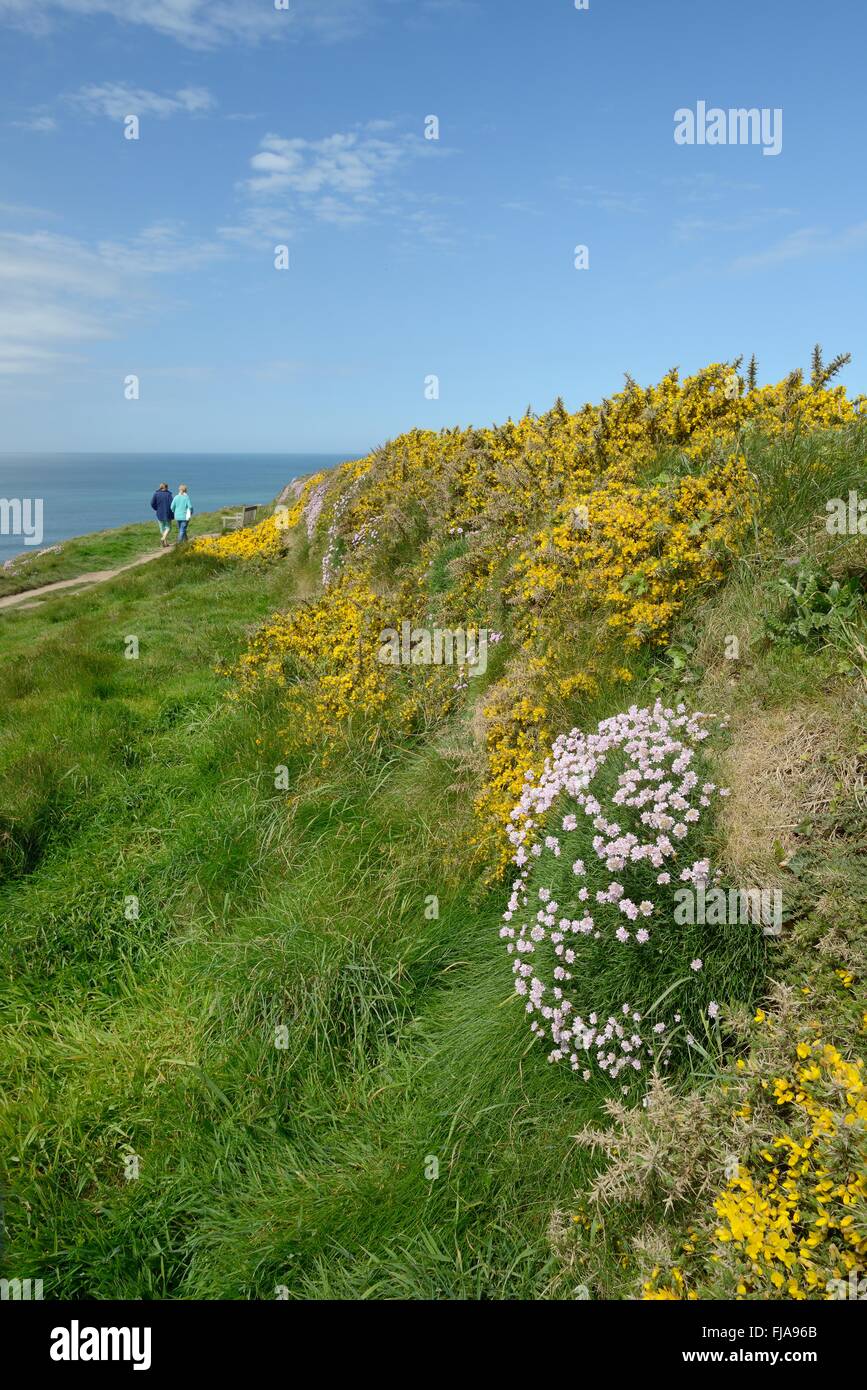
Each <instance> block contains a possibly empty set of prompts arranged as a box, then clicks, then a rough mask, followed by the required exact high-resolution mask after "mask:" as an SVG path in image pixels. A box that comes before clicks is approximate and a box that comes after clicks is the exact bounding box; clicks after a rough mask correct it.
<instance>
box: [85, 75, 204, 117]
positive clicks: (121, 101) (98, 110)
mask: <svg viewBox="0 0 867 1390" xmlns="http://www.w3.org/2000/svg"><path fill="white" fill-rule="evenodd" d="M67 100H68V101H71V102H72V103H73V104H74V105H75V106H80V107H82V108H83V110H85V111H90V112H91V113H92V114H93V115H104V116H110V117H111V118H112V120H118V121H122V120H123V119H124V117H125V116H130V115H132V116H157V117H159V118H160V119H162V120H164V119H165V118H166V117H168V116H176V115H178V114H179V113H180V114H185V115H193V116H197V115H201V114H202V113H203V112H205V111H210V110H212V109H213V107H214V106H216V101H215V100H214V98H213V96H212V95H211V93H210V92H209V91H208V90H207V88H206V87H182V88H181V89H180V90H179V91H177V92H175V93H174V95H172V94H171V93H167V92H151V91H148V90H147V89H146V88H144V87H129V86H127V85H126V84H125V83H123V82H103V83H91V84H90V85H89V86H86V87H82V88H81V90H80V91H78V92H74V93H73V94H72V95H71V96H69V97H68V98H67Z"/></svg>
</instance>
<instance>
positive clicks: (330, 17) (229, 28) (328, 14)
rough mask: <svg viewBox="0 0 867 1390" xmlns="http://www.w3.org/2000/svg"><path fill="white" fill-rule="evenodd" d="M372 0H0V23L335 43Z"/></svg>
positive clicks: (218, 40)
mask: <svg viewBox="0 0 867 1390" xmlns="http://www.w3.org/2000/svg"><path fill="white" fill-rule="evenodd" d="M375 8H376V7H375V5H374V4H373V3H372V0H328V3H327V4H322V3H321V0H290V4H289V7H288V9H285V10H277V9H275V8H274V5H273V4H272V3H270V0H268V3H266V0H257V2H254V0H136V3H135V4H130V3H129V0H52V3H51V4H50V5H47V4H43V5H39V4H34V0H0V22H5V23H7V24H11V25H14V26H15V27H16V28H19V29H23V30H25V31H27V32H28V33H31V34H33V35H34V36H37V37H39V36H42V35H45V34H48V33H51V32H52V31H53V30H54V29H56V27H57V26H58V24H59V23H61V22H63V21H64V20H65V21H66V22H69V21H71V20H72V19H75V18H93V17H104V18H109V19H113V20H116V21H117V22H118V23H120V24H126V25H139V26H143V27H145V28H148V29H151V30H153V31H154V32H156V33H158V34H161V35H164V36H165V37H166V38H170V39H174V40H175V41H176V42H178V43H181V44H184V45H185V46H186V47H188V48H198V49H207V48H216V47H218V46H220V45H222V44H239V43H245V44H256V43H259V42H261V41H262V40H264V39H271V40H274V39H277V40H279V39H283V38H305V37H306V38H313V39H319V40H321V41H323V42H336V41H338V40H341V39H346V38H351V37H353V36H354V35H356V34H358V33H359V32H360V31H361V30H362V29H364V28H365V27H366V26H367V25H368V24H369V23H370V21H371V18H372V17H373V12H374V10H375Z"/></svg>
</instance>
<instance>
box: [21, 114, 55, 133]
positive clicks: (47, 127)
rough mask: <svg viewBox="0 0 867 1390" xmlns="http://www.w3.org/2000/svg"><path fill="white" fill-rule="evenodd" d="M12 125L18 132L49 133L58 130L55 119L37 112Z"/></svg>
mask: <svg viewBox="0 0 867 1390" xmlns="http://www.w3.org/2000/svg"><path fill="white" fill-rule="evenodd" d="M11 124H12V125H14V126H16V127H17V128H18V130H37V131H40V132H48V131H52V130H56V129H57V121H56V120H55V118H54V117H53V116H49V115H47V114H45V113H42V112H36V113H34V115H32V116H24V117H22V119H21V120H20V121H12V122H11Z"/></svg>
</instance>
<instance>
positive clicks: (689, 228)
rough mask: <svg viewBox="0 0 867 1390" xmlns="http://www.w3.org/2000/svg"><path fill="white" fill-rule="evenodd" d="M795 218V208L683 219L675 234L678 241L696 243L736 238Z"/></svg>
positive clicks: (680, 219) (758, 209)
mask: <svg viewBox="0 0 867 1390" xmlns="http://www.w3.org/2000/svg"><path fill="white" fill-rule="evenodd" d="M795 216H797V213H796V211H795V209H794V208H757V209H756V210H755V211H754V212H744V213H740V214H737V215H735V216H732V215H731V214H729V215H722V216H720V217H681V218H678V219H677V220H676V221H675V224H674V234H675V236H676V237H677V239H678V241H694V240H696V239H697V238H698V237H702V236H735V235H737V234H738V233H739V232H752V231H755V230H756V229H757V228H758V227H766V226H769V225H770V224H771V223H772V222H779V221H780V220H781V219H782V218H786V217H795Z"/></svg>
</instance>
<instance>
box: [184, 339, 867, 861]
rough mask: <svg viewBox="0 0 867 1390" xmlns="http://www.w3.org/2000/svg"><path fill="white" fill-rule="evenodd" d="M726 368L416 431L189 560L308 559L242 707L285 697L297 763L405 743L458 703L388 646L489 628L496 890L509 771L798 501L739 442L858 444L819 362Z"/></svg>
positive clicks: (510, 798)
mask: <svg viewBox="0 0 867 1390" xmlns="http://www.w3.org/2000/svg"><path fill="white" fill-rule="evenodd" d="M739 366H740V363H739V362H737V363H733V364H725V363H714V364H712V365H711V366H709V367H707V368H706V369H704V370H703V371H701V372H698V373H697V374H696V375H695V376H692V377H688V378H686V379H685V380H683V381H681V380H680V378H679V376H678V373H677V372H676V371H672V372H669V373H668V374H667V375H666V376H665V377H664V378H663V380H662V381H661V382H660V383H659V384H658V385H657V386H653V387H648V388H646V389H642V388H639V387H638V386H637V384H636V383H635V382H634V381H632V380H631V379H627V385H626V388H625V389H624V390H623V391H621V392H619V393H618V394H617V395H615V396H612V397H611V398H610V399H608V400H605V401H603V402H602V404H601V405H600V406H590V405H587V406H584V407H583V409H581V410H579V411H578V412H576V413H574V414H570V413H569V412H568V411H566V409H565V408H564V407H563V405H562V403H560V402H557V404H556V405H555V406H554V408H553V409H552V410H550V411H548V412H547V413H546V414H544V415H538V416H537V415H534V414H533V413H532V412H530V411H528V412H527V414H526V415H524V416H523V417H522V418H521V419H520V420H518V421H516V422H514V421H509V422H508V423H507V424H506V425H503V426H501V427H499V428H494V429H475V428H471V429H467V430H457V429H453V430H444V431H442V432H440V433H439V434H435V433H433V432H432V431H427V430H412V431H410V432H409V433H407V434H405V435H401V436H400V437H399V438H398V439H396V440H394V441H393V442H392V443H390V444H388V445H386V446H384V447H383V448H381V449H377V450H375V451H374V452H373V453H372V454H370V455H369V456H368V457H367V458H364V459H360V460H354V461H352V462H349V463H346V464H344V465H343V466H342V467H340V468H339V469H337V470H335V471H334V472H333V473H332V474H330V475H329V474H325V475H323V474H316V475H315V476H314V477H312V478H310V479H308V480H306V481H305V483H304V485H303V486H299V489H298V496H297V498H296V500H295V502H294V504H293V506H292V507H291V508H290V509H288V510H285V511H284V512H283V513H282V515H281V517H280V519H279V524H278V521H277V519H276V518H275V519H269V520H268V521H266V522H264V523H262V525H260V526H259V527H257V528H253V529H251V530H249V531H247V532H243V533H242V532H237V533H233V534H232V535H230V536H226V537H221V538H219V539H217V540H206V541H202V542H197V545H198V546H200V548H201V549H203V550H205V551H206V552H207V553H210V554H214V555H222V556H225V557H229V558H231V557H246V556H262V557H264V558H269V557H273V556H274V555H275V554H277V553H279V550H280V545H281V537H282V538H283V540H284V541H285V539H286V537H288V535H289V534H291V531H292V529H293V528H294V527H297V526H299V525H300V524H301V523H302V521H303V522H305V524H306V528H307V533H308V538H309V542H310V545H311V548H312V550H313V552H314V553H315V554H317V555H318V556H319V560H320V566H321V577H322V582H323V585H324V593H323V594H322V596H321V597H320V598H318V599H316V600H315V601H314V602H313V603H311V605H310V606H309V607H307V608H305V609H301V610H299V611H297V612H295V613H293V614H292V615H291V617H289V618H285V619H284V618H283V617H281V616H280V615H277V616H275V618H274V619H273V621H272V622H271V623H269V624H268V625H267V626H266V627H265V628H263V629H262V630H261V631H260V632H259V633H258V634H257V635H256V636H255V637H254V638H253V641H252V643H251V648H250V652H249V655H248V657H246V658H244V659H242V661H241V663H240V664H239V666H238V668H237V672H236V674H237V676H238V677H239V679H240V682H241V684H242V686H243V688H244V690H245V691H247V692H248V693H252V692H253V687H254V685H255V682H256V680H257V679H259V678H261V679H262V680H266V681H268V680H274V679H275V678H276V679H279V680H280V681H282V683H283V688H284V690H285V695H286V701H287V707H289V706H291V708H292V709H293V711H295V715H294V716H293V726H294V728H295V730H296V732H297V731H298V730H303V732H304V736H305V737H306V739H307V741H308V746H309V747H310V748H311V749H314V748H316V747H317V746H318V747H321V748H324V749H325V750H326V751H327V748H328V747H329V746H330V747H333V746H335V745H336V744H338V743H340V742H341V741H343V740H344V739H345V738H346V737H347V735H349V736H350V737H351V736H352V730H355V731H356V733H360V732H361V730H362V728H363V731H364V732H363V735H361V736H362V737H364V738H365V739H367V740H368V741H369V742H372V743H376V742H378V741H379V739H380V737H383V736H385V735H386V733H387V732H390V734H391V735H394V734H396V733H400V734H401V735H403V736H409V735H411V734H413V732H417V731H418V730H420V729H421V728H424V729H429V728H430V727H431V722H432V721H434V722H435V721H436V718H437V714H439V717H440V718H445V717H446V716H448V715H449V714H450V713H451V712H452V710H453V709H454V707H455V698H454V691H453V689H452V688H451V686H450V685H449V684H448V683H447V682H444V681H442V680H441V679H439V678H438V674H437V672H435V671H433V670H432V669H431V668H430V667H425V666H418V667H415V668H413V669H412V670H411V671H410V672H407V671H406V670H394V669H392V670H388V669H385V668H383V667H382V666H381V665H379V664H378V661H377V652H378V647H379V640H378V639H379V630H381V627H383V626H392V627H395V628H399V627H400V624H401V622H402V621H404V620H408V621H409V622H411V623H412V624H413V625H428V624H440V625H442V626H445V627H448V628H452V627H461V628H469V627H473V626H486V627H491V628H496V629H498V630H502V631H503V632H504V635H505V641H504V652H505V658H504V670H503V672H502V675H501V676H500V679H499V681H498V682H496V683H495V684H494V685H493V686H492V687H490V688H489V690H488V691H487V693H486V698H485V702H484V704H483V705H482V707H481V718H482V720H483V721H484V724H485V728H486V732H485V744H486V756H487V762H488V775H487V777H486V778H485V781H484V784H483V786H482V788H481V790H480V791H479V793H478V795H477V798H476V809H477V833H476V844H477V849H478V853H479V855H480V857H481V858H482V859H483V860H484V862H485V863H486V864H487V865H488V866H489V868H490V870H491V872H493V873H495V874H502V873H503V872H504V871H505V867H506V865H507V863H508V859H509V854H510V848H509V842H508V838H507V835H506V828H507V826H508V822H509V815H510V812H511V810H512V807H513V806H514V804H515V801H516V799H517V797H518V795H519V794H520V789H521V785H522V779H523V774H524V772H525V770H526V769H527V767H529V766H530V765H531V764H532V763H533V761H534V760H535V759H536V758H537V757H538V754H539V752H540V750H542V749H544V748H545V747H546V746H548V745H549V743H550V739H551V735H552V733H553V732H556V730H557V728H558V726H559V727H560V728H563V727H568V723H571V722H574V720H575V718H576V717H578V716H582V717H583V716H584V715H585V713H586V712H587V711H588V709H589V708H590V707H591V706H592V703H593V701H594V700H595V699H596V698H597V697H598V696H600V694H602V695H605V693H606V692H608V691H610V690H611V689H612V688H614V689H616V688H621V689H625V688H626V687H627V686H628V685H629V683H630V682H631V681H632V680H633V679H634V676H635V673H636V670H637V669H639V668H640V665H641V663H642V661H643V659H644V658H645V654H646V651H647V649H648V648H651V649H652V648H657V649H664V648H665V646H666V645H667V643H668V642H669V640H670V637H671V633H672V629H673V625H674V623H675V622H677V621H678V620H679V618H680V616H681V615H682V613H683V611H684V609H685V607H686V606H687V605H689V604H690V603H691V602H693V601H694V600H695V598H696V596H697V595H699V594H700V593H702V592H703V591H705V590H707V589H708V588H709V587H711V586H713V585H714V584H717V583H719V582H720V581H721V579H722V578H723V576H724V575H725V573H726V570H727V569H728V567H729V565H730V564H731V562H732V560H733V558H734V557H735V556H736V555H737V554H738V553H740V552H741V551H742V550H743V549H744V548H745V547H746V546H747V545H749V544H751V543H752V542H753V539H754V536H755V532H756V527H757V526H758V525H763V524H764V514H765V512H767V513H768V515H769V516H770V515H771V513H772V511H773V508H772V507H771V503H772V502H773V499H774V498H775V497H776V495H777V493H778V492H782V494H783V495H785V494H786V490H787V488H788V489H789V490H790V489H791V486H792V484H791V480H789V481H788V482H787V480H786V479H785V478H780V477H777V478H776V479H774V478H773V476H772V475H770V476H769V475H768V474H767V473H763V474H762V475H761V483H760V481H759V475H758V474H754V472H753V470H752V469H751V466H750V459H749V453H750V452H751V449H752V445H753V442H754V441H755V440H758V439H761V440H767V439H769V438H770V439H778V440H779V439H784V438H785V439H788V440H791V441H792V442H793V447H794V446H795V443H796V441H797V440H799V439H800V438H801V437H802V436H804V435H807V434H808V433H809V432H810V431H815V430H817V429H820V428H824V427H829V428H830V427H833V428H835V429H840V428H850V427H855V423H856V422H857V420H858V417H859V412H860V406H861V404H862V402H861V400H860V398H859V400H858V401H856V402H854V403H853V402H851V401H849V400H848V399H847V397H846V392H845V389H844V388H842V387H836V386H835V387H831V386H829V385H828V382H829V381H830V376H829V375H828V373H829V372H830V373H831V375H833V374H834V371H832V368H834V370H836V367H834V364H833V363H832V364H831V365H830V366H829V367H828V368H827V369H826V368H825V367H824V366H823V369H822V371H821V372H819V373H818V375H817V374H816V373H815V372H814V376H813V379H812V380H811V381H810V383H809V384H805V382H804V381H803V379H802V377H801V375H800V374H798V373H793V374H791V375H790V376H789V377H787V378H786V379H785V380H784V381H782V382H780V383H778V384H777V385H776V386H764V387H758V386H755V385H751V384H750V381H748V380H746V379H745V378H744V377H743V376H742V375H741V374H740V373H739V370H738V369H739ZM759 454H761V450H759ZM777 457H778V455H777ZM777 467H778V465H777ZM778 471H779V467H778ZM813 471H814V473H815V474H816V486H817V487H818V488H820V487H821V483H820V478H821V468H818V469H814V470H813ZM792 472H793V475H794V474H796V473H797V472H798V467H796V466H795V465H793V468H792ZM769 509H770V510H769ZM360 610H363V612H364V614H365V615H366V616H361V611H360ZM466 698H467V699H468V700H469V699H471V695H468V696H467V697H466Z"/></svg>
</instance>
